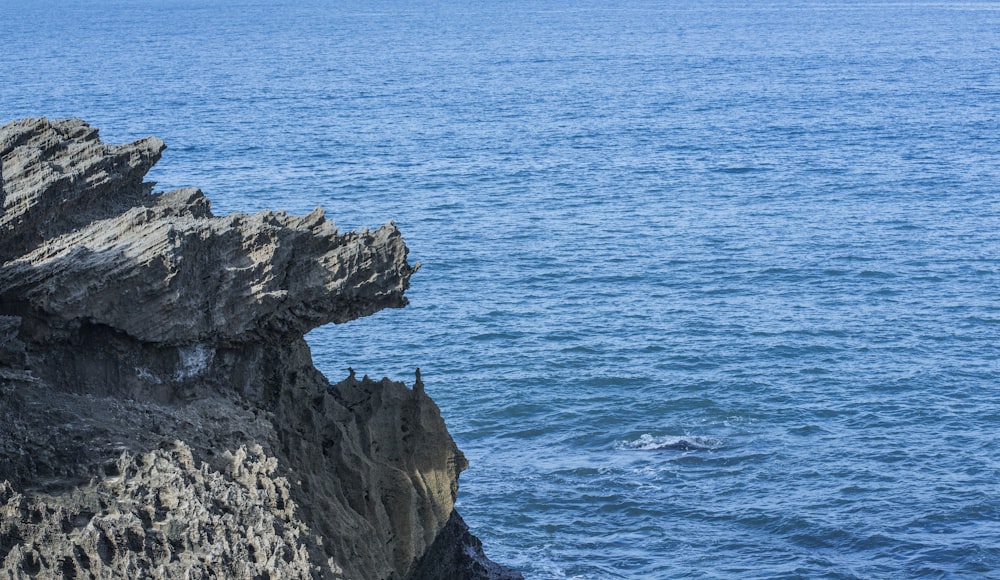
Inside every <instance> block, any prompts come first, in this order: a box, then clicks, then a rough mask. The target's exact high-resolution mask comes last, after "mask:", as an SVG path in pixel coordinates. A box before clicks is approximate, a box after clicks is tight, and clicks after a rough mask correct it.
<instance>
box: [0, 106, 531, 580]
mask: <svg viewBox="0 0 1000 580" xmlns="http://www.w3.org/2000/svg"><path fill="white" fill-rule="evenodd" d="M164 149H165V145H164V144H163V142H162V141H160V140H159V139H156V138H153V137H150V138H146V139H142V140H139V141H136V142H134V143H129V144H125V145H117V146H116V145H108V144H105V143H103V142H102V141H101V140H100V138H99V136H98V132H97V130H96V129H94V128H92V127H90V126H88V125H87V124H86V123H85V122H83V121H80V120H78V119H68V120H59V121H49V120H46V119H25V120H21V121H17V122H14V123H10V124H8V125H5V126H3V127H0V198H2V199H3V208H2V213H0V264H2V266H0V482H2V483H0V569H2V570H4V571H5V572H7V573H9V574H10V575H12V576H13V577H28V576H32V575H36V574H41V575H43V576H46V577H53V576H58V577H65V578H79V577H88V576H96V577H140V576H142V577H182V576H183V577H208V576H213V577H232V578H258V577H281V578H285V577H289V578H351V579H354V578H358V579H363V578H399V579H403V578H498V579H500V578H519V577H520V574H518V573H517V572H515V571H513V570H510V569H508V568H506V567H503V566H500V565H498V564H495V563H493V562H491V561H489V560H488V559H487V558H486V556H485V555H484V554H483V551H482V547H481V544H480V543H479V541H478V540H477V539H476V538H475V537H474V536H472V535H471V533H470V532H469V530H468V528H467V527H466V526H465V524H464V522H462V520H461V517H460V516H459V515H458V513H457V512H456V511H455V510H454V503H455V498H456V494H457V491H458V476H459V473H460V472H461V471H462V470H463V469H464V468H465V467H466V465H467V463H466V460H465V458H464V456H463V455H462V453H461V451H459V449H458V448H457V447H456V445H455V443H454V441H453V440H452V438H451V436H450V435H449V434H448V432H447V429H446V428H445V424H444V421H443V419H442V418H441V414H440V412H439V410H438V408H437V406H436V405H435V404H434V402H433V401H432V400H431V399H430V398H429V397H428V396H427V395H426V394H425V393H424V392H423V389H422V388H420V387H422V385H421V384H420V383H419V378H418V379H417V381H416V382H415V383H414V385H413V388H410V387H408V386H407V385H405V384H404V383H401V382H394V381H390V380H389V379H382V380H380V381H377V380H372V379H370V378H368V377H362V378H358V377H356V376H354V374H353V372H352V373H350V375H349V376H348V377H347V378H345V379H343V380H341V381H340V382H338V383H336V384H331V383H330V382H329V381H328V380H327V378H326V377H324V376H323V375H322V374H321V373H320V372H319V371H317V370H316V369H315V367H314V366H313V364H312V358H311V354H310V351H309V347H308V345H307V344H306V342H305V340H304V339H303V336H304V334H305V333H306V332H308V331H309V330H310V329H312V328H315V327H317V326H320V325H323V324H327V323H330V322H334V323H339V322H346V321H349V320H354V319H357V318H359V317H362V316H366V315H369V314H372V313H374V312H377V311H379V310H381V309H383V308H399V307H403V306H405V305H406V298H405V296H404V292H405V291H406V289H407V288H408V286H409V280H410V276H411V275H412V274H413V273H414V272H415V271H416V267H414V266H411V265H409V264H408V263H407V261H406V255H407V251H408V250H407V248H406V246H405V244H404V242H403V239H402V236H401V234H400V232H399V230H398V229H397V228H396V226H395V225H394V224H392V223H389V224H386V225H385V226H382V227H381V228H379V229H377V230H374V231H361V232H347V233H342V232H339V231H337V229H336V228H335V227H334V226H333V225H332V224H331V223H330V222H328V221H327V220H326V219H325V217H324V214H323V211H322V210H321V209H319V208H317V210H316V211H314V212H313V213H311V214H309V215H307V216H301V217H300V216H289V215H286V214H285V213H283V212H278V213H275V212H261V213H258V214H254V215H247V214H233V215H229V216H220V217H216V216H214V215H213V214H212V213H211V210H210V204H209V201H208V199H207V198H206V197H205V196H204V195H203V194H202V192H201V191H199V190H196V189H181V190H175V191H171V192H167V193H154V192H153V184H151V183H147V182H145V181H144V177H145V175H146V173H147V172H148V171H149V169H150V168H151V167H152V166H153V164H155V163H156V162H157V161H158V160H159V158H160V155H161V153H162V152H163V150H164Z"/></svg>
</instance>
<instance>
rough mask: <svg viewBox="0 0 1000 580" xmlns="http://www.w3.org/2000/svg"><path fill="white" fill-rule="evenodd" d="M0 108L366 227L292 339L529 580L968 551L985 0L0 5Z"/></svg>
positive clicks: (998, 239) (912, 558) (993, 232)
mask: <svg viewBox="0 0 1000 580" xmlns="http://www.w3.org/2000/svg"><path fill="white" fill-rule="evenodd" d="M0 22H2V23H3V26H2V29H3V33H4V50H3V51H0V117H2V119H0V120H2V121H3V122H6V121H9V120H12V119H15V118H19V117H23V116H41V115H45V116H49V117H62V116H78V117H82V118H85V119H86V120H88V121H89V122H91V123H92V124H93V125H95V126H97V127H99V128H100V129H101V131H102V136H103V137H104V139H105V140H106V141H109V142H121V141H126V140H131V139H136V138H139V137H142V136H145V135H148V134H154V135H157V136H159V137H161V138H163V139H164V140H165V141H166V143H167V144H168V146H169V149H168V150H167V151H166V153H165V155H164V158H163V161H161V163H160V166H159V167H157V168H155V169H154V171H153V173H152V174H151V178H152V179H155V180H156V181H158V182H159V185H158V189H164V190H165V189H170V188H174V187H180V186H189V185H193V186H199V187H201V188H203V189H204V190H205V191H206V193H207V194H208V195H209V197H210V198H211V199H212V200H213V203H214V210H215V211H216V212H217V213H224V212H230V211H256V210H258V209H264V208H283V209H287V210H289V211H290V212H295V213H306V212H308V211H310V210H312V209H313V207H315V206H316V205H323V206H324V207H326V208H327V210H328V213H329V216H330V217H331V218H334V219H336V220H337V222H338V224H339V225H340V226H341V227H343V228H351V229H353V228H358V227H363V226H375V225H378V224H380V223H382V222H384V221H386V220H387V219H389V218H394V219H395V220H396V222H397V223H398V224H399V225H400V227H401V229H402V231H403V233H404V235H405V236H406V238H407V242H408V244H409V246H410V248H411V249H412V253H411V259H412V260H414V261H420V262H421V263H422V265H423V266H422V268H421V270H420V272H419V273H418V274H417V275H416V276H415V277H414V278H413V287H412V289H411V291H410V292H409V296H410V299H411V305H410V306H409V307H407V308H406V309H403V310H397V311H391V312H382V313H380V314H378V315H376V316H374V317H371V318H368V319H363V320H360V321H357V322H353V323H349V324H346V325H341V326H331V327H325V328H321V329H318V330H316V331H314V332H313V333H311V335H310V336H309V340H310V343H311V345H312V347H313V354H314V357H315V359H316V360H317V364H318V365H319V366H320V368H321V370H323V371H324V372H325V373H327V375H328V376H329V377H331V379H334V380H338V379H340V378H342V377H343V376H346V373H347V370H346V369H347V367H348V366H351V367H354V368H355V369H358V372H359V374H360V373H364V374H368V375H371V376H373V377H381V376H383V375H388V376H390V377H393V378H397V379H403V380H406V381H407V382H409V381H411V380H412V376H413V368H414V367H417V366H419V367H420V368H421V370H422V373H423V379H424V382H425V383H426V385H427V387H426V388H427V391H428V393H430V394H431V395H432V396H433V397H434V398H435V400H436V401H438V403H439V404H440V406H441V408H442V410H443V413H444V416H445V418H446V420H447V422H448V424H449V427H450V429H451V431H452V433H453V434H454V436H455V438H456V440H457V442H458V443H459V445H460V447H461V448H462V449H463V450H464V451H465V452H466V454H467V456H468V457H469V459H470V461H471V467H470V468H469V470H468V471H467V472H466V473H465V474H463V477H462V480H461V486H462V487H461V493H460V498H459V509H460V510H461V512H462V514H463V515H464V516H465V518H466V519H467V520H468V522H469V523H470V525H471V527H472V528H473V530H474V531H475V532H476V533H477V534H478V535H479V536H480V537H481V538H482V539H483V541H484V543H485V546H486V550H487V553H488V554H489V555H490V556H491V557H492V558H494V559H496V560H498V561H501V562H504V563H507V564H510V565H513V566H516V567H518V568H520V569H522V570H523V571H524V572H525V574H526V576H528V577H529V578H588V579H589V578H672V577H720V578H722V577H734V578H749V577H761V578H777V577H784V578H797V577H825V578H875V577H881V578H890V577H928V578H941V577H953V576H966V577H970V576H990V575H991V574H1000V493H998V492H1000V443H998V438H997V436H996V434H997V428H998V425H1000V388H998V387H1000V149H998V146H997V145H998V143H1000V67H998V66H997V63H1000V3H998V2H995V1H984V2H921V3H912V2H902V1H894V0H889V1H886V2H878V3H868V2H860V1H853V0H849V1H838V2H818V1H812V0H803V1H796V2H777V1H773V0H765V1H763V2H755V3H751V4H747V3H743V2H735V1H733V0H721V1H719V2H711V3H704V2H695V1H693V0H678V1H676V2H660V1H654V0H625V1H622V2H610V3H609V2H596V1H594V0H582V1H581V2H574V3H572V5H569V4H566V3H561V2H553V1H551V0H538V1H532V2H528V1H526V0H510V1H503V2H491V3H486V2H474V3H470V2H455V1H451V0H415V1H413V2H399V1H395V0H387V1H380V0H375V1H374V2H357V1H355V0H347V1H345V2H338V3H327V2H320V1H318V0H302V1H292V0H276V1H271V2H261V1H257V0H222V1H220V2H212V3H208V4H204V3H199V2H193V1H188V0H150V1H148V2H126V1H124V0H108V1H100V2H98V1H97V0H65V1H63V2H58V3H38V4H27V5H26V4H25V3H14V2H12V1H10V0H0Z"/></svg>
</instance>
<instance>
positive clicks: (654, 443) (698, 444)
mask: <svg viewBox="0 0 1000 580" xmlns="http://www.w3.org/2000/svg"><path fill="white" fill-rule="evenodd" d="M722 446H723V442H722V440H721V439H715V438H712V437H701V436H698V435H679V436H675V435H665V436H661V437H654V436H652V435H650V434H649V433H645V434H643V435H641V436H640V437H639V438H638V439H635V440H633V441H619V442H618V445H617V448H618V449H627V450H632V451H710V450H713V449H719V448H720V447H722Z"/></svg>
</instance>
